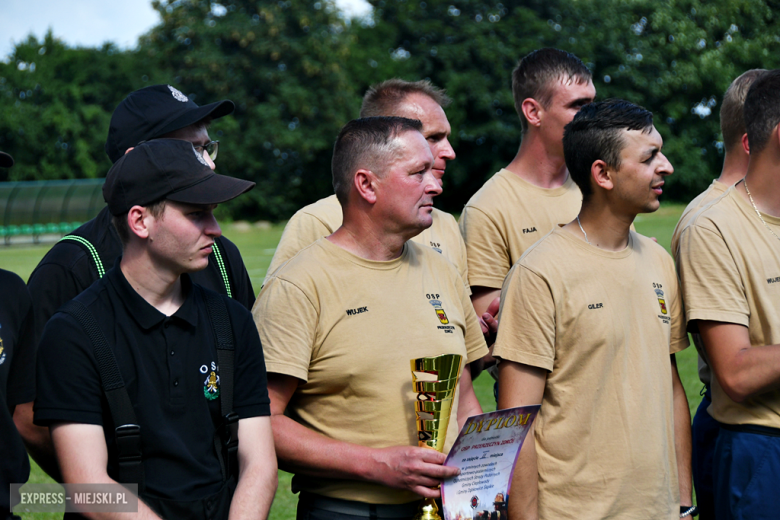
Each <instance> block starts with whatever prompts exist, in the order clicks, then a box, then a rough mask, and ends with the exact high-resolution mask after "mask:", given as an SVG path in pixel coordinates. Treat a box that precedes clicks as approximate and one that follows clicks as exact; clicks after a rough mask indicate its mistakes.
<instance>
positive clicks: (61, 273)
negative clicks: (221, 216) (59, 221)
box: [14, 85, 255, 479]
mask: <svg viewBox="0 0 780 520" xmlns="http://www.w3.org/2000/svg"><path fill="white" fill-rule="evenodd" d="M233 109H234V105H233V102H232V101H228V100H225V101H218V102H216V103H211V104H208V105H204V106H198V105H197V104H196V103H195V102H194V101H192V100H191V99H189V98H188V97H187V96H185V95H184V94H183V93H181V92H180V91H179V90H178V89H176V88H174V87H172V86H170V85H152V86H150V87H145V88H142V89H140V90H136V91H135V92H132V93H130V95H128V96H127V97H126V98H125V99H124V100H123V101H122V102H121V103H120V104H119V106H117V107H116V110H114V114H113V115H112V116H111V123H110V125H109V128H108V138H107V139H106V147H105V148H106V154H108V157H109V159H111V162H112V163H116V162H117V161H118V160H119V159H120V158H121V157H122V156H123V155H124V154H125V153H127V151H128V150H131V149H132V148H133V147H134V146H137V145H138V144H139V143H142V142H145V141H149V140H151V139H158V138H170V139H180V140H183V141H188V142H190V143H192V145H193V146H194V147H195V149H196V150H198V152H199V153H200V154H202V156H203V158H204V160H205V161H206V162H207V163H208V164H209V166H210V167H212V168H214V160H216V158H217V151H218V146H219V142H218V141H212V140H211V139H210V138H209V134H208V127H209V124H210V122H211V121H212V120H214V119H217V118H220V117H223V116H226V115H228V114H230V113H232V112H233ZM121 255H122V241H121V240H120V238H119V235H118V234H117V232H116V230H115V229H114V227H113V226H112V225H111V212H110V211H109V209H108V208H103V210H101V211H100V213H98V215H97V216H96V217H95V218H93V219H92V220H90V221H88V222H86V223H85V224H84V225H82V226H80V227H79V228H78V229H76V230H75V231H73V232H72V233H70V234H69V235H67V236H65V237H64V238H63V239H62V240H60V241H59V242H58V243H57V244H55V245H54V247H52V248H51V250H49V252H48V253H46V256H44V257H43V259H42V260H41V261H40V263H38V266H37V267H36V268H35V270H34V271H33V272H32V274H31V275H30V279H29V280H28V282H27V285H28V287H29V289H30V293H31V294H32V298H33V305H34V306H35V328H36V330H37V331H38V334H40V332H41V331H42V330H43V327H44V325H46V322H47V321H48V320H49V318H51V317H52V315H53V314H54V313H55V312H56V311H57V309H59V308H60V306H62V305H63V304H64V303H66V302H68V301H70V300H72V299H73V298H75V297H76V296H77V295H78V294H80V293H81V292H82V291H84V290H85V289H86V288H87V287H89V286H90V285H92V284H93V283H94V282H95V281H97V280H99V279H100V278H102V277H103V276H104V275H105V273H106V272H108V271H109V270H110V269H111V267H113V265H114V263H115V262H116V261H117V259H118V258H119V257H120V256H121ZM192 280H193V281H194V282H195V283H197V284H199V285H202V286H203V287H205V288H207V289H211V290H213V291H216V292H219V293H221V294H225V295H227V296H230V297H232V298H234V299H236V300H238V301H239V302H240V303H241V304H242V305H244V307H246V308H247V309H251V308H252V305H253V304H254V301H255V293H254V290H253V289H252V282H251V281H250V280H249V275H248V274H247V271H246V267H244V261H243V259H242V258H241V253H240V252H239V251H238V248H237V247H236V246H235V245H234V244H233V243H232V242H231V241H230V240H228V239H227V238H225V237H222V236H220V237H218V238H217V239H216V241H215V243H214V248H213V252H212V254H211V255H209V262H208V266H207V267H206V268H205V269H203V270H202V271H198V272H195V273H192ZM14 419H15V420H16V423H17V425H19V427H20V431H21V432H22V435H23V436H24V438H25V441H26V443H27V448H28V450H29V451H30V454H31V455H32V456H33V458H34V459H35V460H36V462H38V464H39V465H40V466H41V467H42V468H43V469H44V470H45V471H46V472H47V473H49V474H50V475H51V476H52V477H54V478H55V479H56V478H57V466H56V462H55V461H54V458H53V452H52V451H51V439H49V438H48V432H47V431H46V430H45V429H41V428H35V426H34V425H33V422H32V419H33V415H32V406H28V405H24V406H17V408H16V412H15V414H14Z"/></svg>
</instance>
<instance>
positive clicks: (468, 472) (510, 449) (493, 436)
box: [441, 405, 539, 520]
mask: <svg viewBox="0 0 780 520" xmlns="http://www.w3.org/2000/svg"><path fill="white" fill-rule="evenodd" d="M538 411H539V405H535V406H523V407H520V408H510V409H508V410H499V411H496V412H490V413H485V414H482V415H475V416H474V417H469V419H468V421H466V424H465V425H463V429H462V430H461V431H460V434H459V435H458V438H457V439H456V440H455V444H454V445H453V446H452V449H451V450H450V453H449V455H448V456H447V460H446V461H444V465H445V466H455V467H457V468H460V471H461V473H460V475H458V476H457V477H455V478H453V479H449V480H445V481H444V483H443V484H442V487H441V499H442V505H443V509H444V520H471V519H475V520H500V519H504V518H507V513H506V499H507V496H508V492H509V483H510V482H512V472H513V471H514V468H515V461H516V460H517V455H518V453H520V448H521V447H522V445H523V440H524V439H525V435H526V433H528V429H529V428H530V426H531V424H532V423H533V422H534V418H535V417H536V413H537V412H538Z"/></svg>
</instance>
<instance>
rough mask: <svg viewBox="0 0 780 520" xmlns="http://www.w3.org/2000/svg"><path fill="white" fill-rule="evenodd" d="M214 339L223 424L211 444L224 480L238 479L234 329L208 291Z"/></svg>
mask: <svg viewBox="0 0 780 520" xmlns="http://www.w3.org/2000/svg"><path fill="white" fill-rule="evenodd" d="M203 295H204V297H205V300H206V309H207V310H208V314H209V321H211V326H212V329H213V330H214V338H215V340H216V343H217V364H218V366H219V401H220V410H221V415H222V424H221V425H220V427H219V428H217V437H220V438H221V439H219V438H217V437H215V438H214V443H215V448H216V449H217V454H221V455H223V457H224V460H222V461H220V462H221V463H222V472H223V475H222V476H223V477H224V478H225V480H227V479H228V478H229V477H230V476H235V477H236V478H237V477H238V414H236V413H235V412H234V411H233V382H234V368H235V364H234V363H235V348H234V343H233V327H232V326H231V324H230V317H229V316H228V310H227V306H226V305H225V301H224V300H223V299H222V297H221V296H220V295H219V294H217V293H214V292H211V291H206V290H204V291H203Z"/></svg>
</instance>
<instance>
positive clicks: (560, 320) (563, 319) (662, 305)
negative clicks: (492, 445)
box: [493, 228, 688, 520]
mask: <svg viewBox="0 0 780 520" xmlns="http://www.w3.org/2000/svg"><path fill="white" fill-rule="evenodd" d="M501 302H502V303H501V313H500V315H499V322H500V323H501V325H500V327H499V329H498V339H497V341H496V345H495V347H494V351H493V355H494V356H496V357H498V358H500V359H502V360H509V361H514V362H517V363H523V364H525V365H530V366H534V367H539V368H543V369H545V370H548V371H549V374H548V375H547V382H546V385H545V390H544V398H543V400H542V407H541V409H540V411H539V416H538V417H537V419H536V426H535V434H536V449H537V454H538V468H539V517H540V518H545V519H550V518H555V519H577V520H586V519H594V520H595V519H603V518H636V519H640V518H641V519H645V518H647V519H649V518H653V519H659V518H666V519H670V520H671V519H675V518H677V517H678V516H679V511H678V507H679V502H680V497H679V489H678V484H677V465H676V461H675V448H674V426H673V408H672V406H673V405H672V377H671V368H670V366H671V363H670V359H669V355H670V354H671V353H674V352H677V351H680V350H683V349H684V348H686V347H687V346H688V339H687V335H686V333H685V323H684V321H683V316H682V312H683V311H682V304H681V300H680V294H679V290H678V283H677V275H676V274H675V271H674V264H673V262H672V259H671V257H670V256H669V255H668V254H667V253H666V251H665V250H664V249H663V248H662V247H661V246H659V245H658V244H656V243H655V242H653V241H652V240H650V239H649V238H646V237H643V236H641V235H639V234H637V233H635V232H633V231H632V232H631V234H630V240H629V246H628V247H627V248H626V249H624V250H623V251H619V252H610V251H604V250H602V249H599V248H597V247H595V246H591V245H589V244H586V243H585V242H584V241H583V240H581V239H579V238H578V237H576V236H574V235H572V234H571V233H569V232H568V231H566V230H564V229H562V228H557V229H555V230H553V231H552V232H550V234H548V235H547V236H546V237H545V238H544V239H543V240H541V241H540V242H538V243H537V244H535V245H534V246H532V247H531V248H530V249H529V250H528V251H527V252H526V253H525V255H524V256H523V257H522V258H521V259H520V262H518V263H517V265H515V266H514V267H513V268H512V271H511V272H510V273H509V276H508V277H507V280H506V283H505V284H504V287H503V290H502V294H501Z"/></svg>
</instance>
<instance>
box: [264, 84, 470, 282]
mask: <svg viewBox="0 0 780 520" xmlns="http://www.w3.org/2000/svg"><path fill="white" fill-rule="evenodd" d="M449 104H450V98H449V97H447V95H446V94H445V93H444V91H443V90H441V89H439V88H437V87H435V86H433V85H432V84H431V82H430V81H427V80H423V81H415V82H409V81H404V80H402V79H391V80H387V81H384V82H382V83H379V84H377V85H374V86H372V87H371V88H369V89H368V91H367V92H366V94H365V96H364V97H363V105H362V107H361V108H360V117H375V116H397V117H408V118H410V119H418V120H420V121H421V122H422V125H423V129H422V133H423V136H424V137H425V139H426V140H427V141H428V145H429V146H430V148H431V153H432V154H433V161H434V163H433V168H432V172H433V175H434V176H435V177H436V178H437V179H438V180H439V183H441V182H442V177H443V176H444V170H445V169H446V168H447V161H450V160H452V159H454V158H455V151H454V150H453V149H452V146H451V145H450V142H449V139H448V138H449V135H450V132H451V129H450V123H449V121H448V120H447V116H446V114H445V113H444V108H446V107H447V105H449ZM431 215H432V217H433V224H431V226H430V227H429V228H427V229H425V230H423V231H422V233H420V234H419V235H417V236H415V237H413V238H412V240H414V241H415V242H417V243H418V244H422V245H425V246H429V247H432V248H433V249H435V250H436V251H438V252H439V253H441V254H442V255H444V257H445V258H446V259H447V260H449V261H450V262H452V263H453V264H455V266H456V267H457V268H458V270H459V271H460V274H461V276H462V277H463V283H465V284H466V285H467V286H468V270H467V267H466V246H465V245H464V244H463V238H462V237H461V236H460V231H459V230H458V223H457V222H456V221H455V218H454V217H453V216H452V215H450V214H449V213H445V212H443V211H441V210H438V209H436V208H434V209H433V213H432V214H431ZM339 226H341V205H340V204H339V201H338V199H337V197H336V195H331V196H329V197H325V198H324V199H320V200H318V201H317V202H314V203H313V204H309V205H308V206H305V207H303V208H301V209H300V210H298V212H297V213H295V215H293V216H292V218H291V219H290V221H289V222H288V223H287V225H286V226H285V228H284V233H283V234H282V238H281V240H280V241H279V244H278V245H277V246H276V252H275V253H274V257H273V258H272V259H271V265H269V266H268V273H267V275H266V280H267V279H268V278H269V277H270V276H271V275H272V274H273V273H274V271H276V269H278V268H279V266H280V265H282V264H283V263H284V262H286V261H287V260H289V259H290V258H292V257H293V256H295V255H296V254H298V251H300V250H301V249H303V248H305V247H306V246H308V245H309V244H312V243H314V242H315V241H316V240H318V239H320V238H322V237H324V236H328V235H330V234H331V233H333V232H334V231H336V230H337V229H338V228H339Z"/></svg>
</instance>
